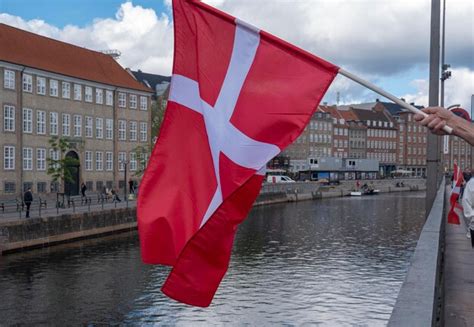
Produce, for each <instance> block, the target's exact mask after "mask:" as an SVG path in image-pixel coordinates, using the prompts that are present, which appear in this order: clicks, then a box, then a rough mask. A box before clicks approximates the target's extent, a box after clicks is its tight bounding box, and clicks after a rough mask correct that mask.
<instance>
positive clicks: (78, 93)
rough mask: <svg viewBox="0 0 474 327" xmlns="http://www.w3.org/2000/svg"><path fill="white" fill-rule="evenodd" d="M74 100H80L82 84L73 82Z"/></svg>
mask: <svg viewBox="0 0 474 327" xmlns="http://www.w3.org/2000/svg"><path fill="white" fill-rule="evenodd" d="M74 100H76V101H82V85H81V84H74Z"/></svg>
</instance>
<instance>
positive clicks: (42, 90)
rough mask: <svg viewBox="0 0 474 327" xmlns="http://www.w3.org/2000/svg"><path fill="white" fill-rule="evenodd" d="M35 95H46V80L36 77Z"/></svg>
mask: <svg viewBox="0 0 474 327" xmlns="http://www.w3.org/2000/svg"><path fill="white" fill-rule="evenodd" d="M36 93H37V94H41V95H45V94H46V78H44V77H39V76H38V77H36Z"/></svg>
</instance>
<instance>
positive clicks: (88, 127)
mask: <svg viewBox="0 0 474 327" xmlns="http://www.w3.org/2000/svg"><path fill="white" fill-rule="evenodd" d="M85 136H86V137H88V138H93V137H94V118H92V117H90V116H86V123H85Z"/></svg>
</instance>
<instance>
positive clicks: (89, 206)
mask: <svg viewBox="0 0 474 327" xmlns="http://www.w3.org/2000/svg"><path fill="white" fill-rule="evenodd" d="M89 200H90V199H89ZM87 208H88V210H89V212H91V201H89V202H88V203H87Z"/></svg>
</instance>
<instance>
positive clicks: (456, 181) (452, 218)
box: [448, 163, 464, 225]
mask: <svg viewBox="0 0 474 327" xmlns="http://www.w3.org/2000/svg"><path fill="white" fill-rule="evenodd" d="M463 182H464V176H463V174H462V171H461V169H460V168H459V167H458V165H457V163H454V169H453V189H452V190H451V196H450V198H449V202H450V203H451V208H450V209H449V212H448V223H449V224H455V225H460V224H461V222H460V220H459V215H458V214H457V212H456V210H455V209H456V208H457V207H459V206H458V205H457V203H458V199H459V194H460V192H461V185H462V183H463Z"/></svg>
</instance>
